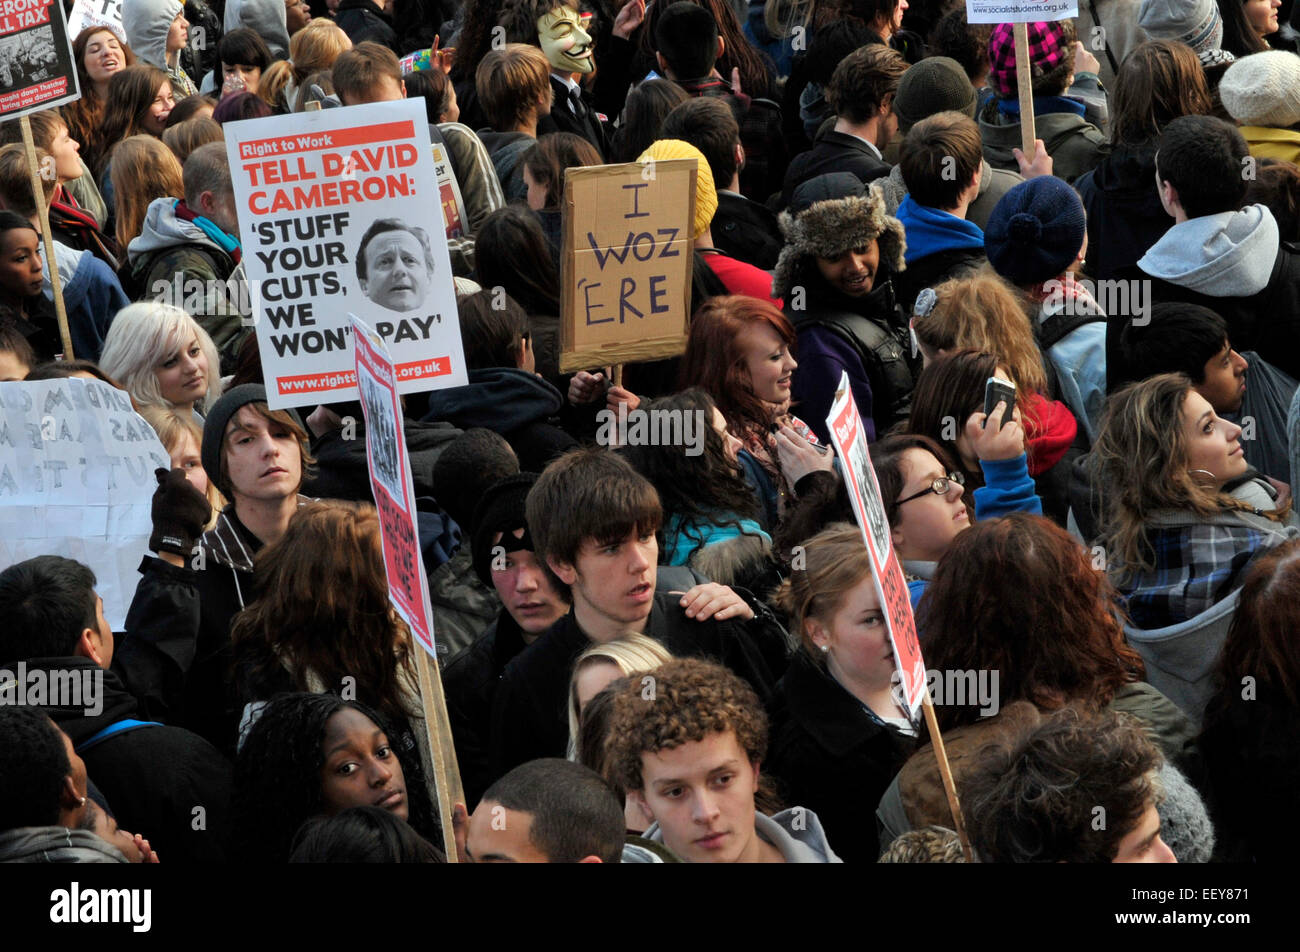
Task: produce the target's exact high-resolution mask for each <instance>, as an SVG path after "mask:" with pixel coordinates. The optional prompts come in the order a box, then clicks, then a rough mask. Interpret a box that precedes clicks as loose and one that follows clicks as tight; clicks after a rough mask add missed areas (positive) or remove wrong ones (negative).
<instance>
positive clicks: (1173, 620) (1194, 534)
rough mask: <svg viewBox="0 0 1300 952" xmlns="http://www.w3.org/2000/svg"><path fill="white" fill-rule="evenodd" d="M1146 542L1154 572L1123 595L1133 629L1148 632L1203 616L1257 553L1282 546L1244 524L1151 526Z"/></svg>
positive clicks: (1274, 538) (1140, 577)
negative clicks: (1147, 542) (1149, 548)
mask: <svg viewBox="0 0 1300 952" xmlns="http://www.w3.org/2000/svg"><path fill="white" fill-rule="evenodd" d="M1281 528H1282V527H1281V526H1279V527H1278V529H1279V531H1281ZM1147 540H1148V541H1149V542H1150V543H1151V547H1152V549H1153V550H1154V552H1155V567H1154V568H1153V569H1150V570H1147V571H1142V572H1139V573H1137V574H1136V575H1135V576H1134V577H1133V578H1132V579H1131V580H1130V582H1129V585H1131V589H1130V590H1129V591H1128V592H1127V607H1128V612H1129V617H1130V618H1131V619H1132V622H1133V625H1134V626H1135V627H1138V628H1142V629H1145V630H1147V631H1151V630H1154V629H1156V628H1165V627H1168V626H1169V625H1177V624H1179V623H1181V622H1185V621H1187V620H1188V619H1190V618H1194V617H1195V616H1196V615H1199V614H1200V613H1201V612H1203V611H1206V610H1207V609H1208V608H1210V607H1211V606H1212V605H1214V604H1215V603H1216V602H1218V601H1220V600H1221V599H1223V598H1225V597H1227V596H1228V595H1229V594H1231V592H1232V590H1233V589H1234V588H1236V587H1237V586H1238V585H1239V584H1240V581H1241V576H1242V572H1243V570H1244V569H1245V568H1246V566H1247V565H1249V564H1250V562H1251V560H1252V559H1253V558H1254V557H1255V556H1256V555H1257V554H1259V553H1260V552H1263V551H1266V550H1267V549H1269V548H1270V547H1272V546H1274V545H1276V544H1277V543H1278V542H1280V541H1282V540H1281V537H1280V536H1278V535H1270V534H1269V533H1267V532H1265V531H1263V530H1261V529H1257V528H1252V527H1251V526H1248V525H1246V524H1244V523H1242V524H1239V525H1216V524H1213V523H1207V522H1202V523H1196V524H1190V525H1182V526H1168V527H1153V528H1150V529H1148V530H1147ZM1126 587H1127V586H1126Z"/></svg>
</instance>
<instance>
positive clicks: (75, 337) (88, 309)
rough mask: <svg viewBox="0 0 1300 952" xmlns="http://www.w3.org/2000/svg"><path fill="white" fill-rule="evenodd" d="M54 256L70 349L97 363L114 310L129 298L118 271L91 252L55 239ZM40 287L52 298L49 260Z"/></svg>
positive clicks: (128, 300) (126, 303)
mask: <svg viewBox="0 0 1300 952" xmlns="http://www.w3.org/2000/svg"><path fill="white" fill-rule="evenodd" d="M54 257H55V259H56V260H57V261H58V265H59V281H60V284H61V285H62V291H63V306H64V308H65V309H66V310H67V312H68V332H69V334H70V335H71V337H72V349H73V351H74V352H75V353H76V355H77V357H79V358H82V359H85V360H93V361H95V362H96V363H98V362H99V355H100V351H102V350H103V349H104V338H105V337H107V336H108V327H109V325H110V324H112V323H113V318H114V317H116V316H117V312H118V311H120V310H121V309H122V308H124V307H126V306H127V305H128V304H130V303H131V301H130V299H128V298H127V296H126V294H125V293H123V291H122V285H121V284H119V283H118V280H117V275H115V274H114V273H113V271H112V269H111V268H109V266H108V265H106V264H104V262H102V261H100V260H99V259H98V258H96V257H95V256H94V255H93V254H92V253H91V252H89V251H75V250H73V249H72V248H69V247H68V246H67V245H62V244H59V243H58V242H55V243H54ZM42 291H43V292H44V294H45V296H46V297H47V298H49V299H50V300H53V299H54V291H53V288H52V286H51V284H50V269H49V265H48V264H46V265H45V283H44V285H43V286H42Z"/></svg>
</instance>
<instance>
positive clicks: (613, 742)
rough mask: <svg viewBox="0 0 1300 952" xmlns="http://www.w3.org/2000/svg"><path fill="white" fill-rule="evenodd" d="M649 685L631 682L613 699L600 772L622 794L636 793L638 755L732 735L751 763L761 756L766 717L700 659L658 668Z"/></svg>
mask: <svg viewBox="0 0 1300 952" xmlns="http://www.w3.org/2000/svg"><path fill="white" fill-rule="evenodd" d="M649 677H652V678H653V681H652V682H651V683H649V684H647V683H645V682H644V680H643V679H642V678H632V679H630V680H629V681H628V683H627V684H625V685H624V686H623V688H622V690H620V691H619V692H618V694H617V695H616V696H615V697H614V699H613V709H612V710H611V712H610V714H609V723H608V725H607V726H606V734H605V770H606V771H607V775H608V776H609V777H610V778H611V779H612V780H613V781H614V783H616V784H617V785H618V786H620V787H622V788H623V789H624V790H641V789H642V788H643V787H644V781H643V780H642V777H641V755H642V754H643V753H651V754H652V753H654V752H655V751H659V750H663V749H665V748H669V749H671V748H673V747H680V746H681V745H682V744H687V743H690V742H692V741H700V740H703V739H704V738H705V736H707V735H708V734H716V733H724V732H726V731H733V732H734V733H735V735H736V741H737V743H739V744H740V746H741V748H742V749H743V750H744V751H745V754H746V756H748V757H749V759H750V761H751V762H752V763H755V764H758V763H760V762H762V760H763V757H764V756H765V755H766V753H767V715H766V714H765V713H764V712H763V705H762V703H760V701H759V700H758V695H757V694H755V693H754V689H753V688H751V687H750V686H749V685H748V684H747V683H746V682H745V681H744V680H743V679H742V678H740V677H739V676H738V675H735V674H733V673H732V672H730V671H728V670H727V669H726V668H724V667H723V666H722V665H720V664H715V663H714V662H712V661H704V660H702V659H700V658H679V659H676V660H674V661H669V662H668V663H667V664H665V665H662V666H660V667H659V668H658V669H657V670H656V671H655V673H654V674H653V675H650V676H649Z"/></svg>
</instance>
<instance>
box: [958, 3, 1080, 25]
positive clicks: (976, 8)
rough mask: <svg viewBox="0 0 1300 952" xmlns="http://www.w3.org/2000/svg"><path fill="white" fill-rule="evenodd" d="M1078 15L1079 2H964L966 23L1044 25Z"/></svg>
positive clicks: (1070, 18)
mask: <svg viewBox="0 0 1300 952" xmlns="http://www.w3.org/2000/svg"><path fill="white" fill-rule="evenodd" d="M1078 15H1079V0H966V22H967V23H1046V22H1049V21H1051V20H1072V19H1074V18H1075V17H1077V16H1078Z"/></svg>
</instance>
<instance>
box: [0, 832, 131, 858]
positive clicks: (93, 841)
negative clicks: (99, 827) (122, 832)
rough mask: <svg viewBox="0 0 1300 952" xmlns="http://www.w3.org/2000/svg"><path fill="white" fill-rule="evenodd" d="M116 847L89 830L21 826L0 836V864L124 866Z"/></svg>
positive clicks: (121, 856)
mask: <svg viewBox="0 0 1300 952" xmlns="http://www.w3.org/2000/svg"><path fill="white" fill-rule="evenodd" d="M125 862H126V857H125V856H123V855H122V853H121V851H120V850H118V848H117V847H116V846H113V845H112V844H111V843H109V842H108V841H107V840H102V839H100V838H99V837H98V836H96V835H95V834H94V833H91V832H90V831H89V830H69V829H67V828H66V827H62V826H24V827H18V828H16V829H13V830H6V831H5V832H3V833H0V863H125Z"/></svg>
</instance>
